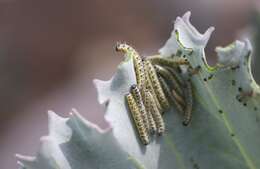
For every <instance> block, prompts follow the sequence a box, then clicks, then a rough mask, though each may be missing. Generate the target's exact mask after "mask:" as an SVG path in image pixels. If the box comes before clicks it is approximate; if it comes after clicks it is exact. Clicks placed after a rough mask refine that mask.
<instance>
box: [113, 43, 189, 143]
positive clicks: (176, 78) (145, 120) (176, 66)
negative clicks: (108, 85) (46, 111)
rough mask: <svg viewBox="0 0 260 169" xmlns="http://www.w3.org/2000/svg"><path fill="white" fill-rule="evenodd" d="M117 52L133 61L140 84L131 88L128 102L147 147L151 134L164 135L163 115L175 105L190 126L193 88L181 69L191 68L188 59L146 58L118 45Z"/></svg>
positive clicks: (130, 48) (125, 46) (123, 44)
mask: <svg viewBox="0 0 260 169" xmlns="http://www.w3.org/2000/svg"><path fill="white" fill-rule="evenodd" d="M116 51H121V52H123V53H125V54H126V55H128V57H130V58H132V59H133V63H134V70H135V74H136V81H137V84H133V85H131V86H130V90H129V93H127V94H126V101H127V103H128V108H129V110H130V113H131V116H132V118H133V119H134V123H135V126H136V129H137V132H138V134H139V138H140V140H141V142H142V143H143V144H144V145H148V144H149V142H150V137H151V136H152V135H155V134H156V133H157V134H158V135H162V134H163V133H164V132H165V123H164V120H163V114H164V112H165V111H167V110H168V109H169V108H170V107H171V106H172V105H173V106H174V107H175V108H176V110H178V111H179V112H180V113H181V114H182V115H183V116H184V119H183V122H182V124H183V125H184V126H188V125H189V124H190V122H191V117H192V102H193V101H192V86H191V82H190V81H189V80H186V79H185V78H183V76H182V72H181V69H180V65H189V62H188V60H187V59H184V58H180V57H178V58H177V59H176V58H174V59H172V58H163V57H161V56H159V55H158V56H151V57H147V58H145V59H143V58H142V57H141V56H140V55H139V54H138V53H137V51H136V50H135V49H134V48H133V47H131V46H129V45H127V44H125V43H118V44H117V45H116Z"/></svg>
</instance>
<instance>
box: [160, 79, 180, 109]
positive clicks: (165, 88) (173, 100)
mask: <svg viewBox="0 0 260 169" xmlns="http://www.w3.org/2000/svg"><path fill="white" fill-rule="evenodd" d="M158 78H159V81H160V83H161V85H162V88H163V91H164V93H165V94H166V96H167V98H168V99H169V100H170V103H172V104H174V105H175V107H176V109H177V110H178V111H179V112H180V113H184V109H183V106H182V105H181V104H180V103H179V102H178V101H177V99H176V98H175V96H174V95H173V94H172V92H171V89H170V88H169V86H168V84H167V82H166V81H165V80H164V79H163V78H162V77H161V76H159V77H158Z"/></svg>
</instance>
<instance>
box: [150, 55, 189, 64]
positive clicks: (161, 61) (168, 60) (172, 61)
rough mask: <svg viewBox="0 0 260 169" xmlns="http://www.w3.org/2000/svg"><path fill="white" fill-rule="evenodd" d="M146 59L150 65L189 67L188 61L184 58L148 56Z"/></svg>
mask: <svg viewBox="0 0 260 169" xmlns="http://www.w3.org/2000/svg"><path fill="white" fill-rule="evenodd" d="M147 59H148V60H149V61H150V62H151V63H152V64H158V65H161V66H169V67H178V66H180V65H189V61H188V60H187V59H185V58H177V57H174V58H165V57H162V56H160V55H155V56H150V57H147Z"/></svg>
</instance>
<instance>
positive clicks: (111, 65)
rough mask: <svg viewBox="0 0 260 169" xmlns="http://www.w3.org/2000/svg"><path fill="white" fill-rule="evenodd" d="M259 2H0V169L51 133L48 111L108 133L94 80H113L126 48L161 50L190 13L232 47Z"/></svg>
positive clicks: (212, 45) (214, 40)
mask: <svg viewBox="0 0 260 169" xmlns="http://www.w3.org/2000/svg"><path fill="white" fill-rule="evenodd" d="M257 1H258V0H255V1H253V0H252V1H249V0H247V1H245V0H218V1H211V0H196V1H194V0H164V1H159V0H144V1H138V0H128V1H122V0H110V1H105V0H96V1H94V0H93V1H89V0H74V1H71V0H0V138H1V139H0V166H1V167H0V168H4V169H5V168H17V164H16V160H15V158H14V154H15V153H22V154H28V155H33V154H34V152H35V151H36V150H37V149H38V148H39V144H40V142H39V138H40V136H42V135H46V134H47V131H48V130H47V114H46V112H47V110H49V109H50V110H54V111H55V112H57V113H58V114H59V115H62V116H67V115H68V112H69V111H70V110H71V108H72V107H74V108H76V109H78V111H79V112H80V113H81V114H82V115H83V116H84V117H86V118H87V119H88V120H90V121H93V122H96V123H97V124H99V125H100V126H101V127H102V128H104V127H106V125H107V124H106V122H105V121H104V119H103V113H104V109H103V108H102V106H99V105H98V103H97V101H96V91H95V88H94V86H93V84H92V79H93V78H99V79H103V80H108V79H109V78H110V77H111V76H112V74H113V73H114V72H115V70H116V66H117V65H118V63H120V61H122V59H123V57H122V55H121V54H118V53H116V52H115V51H114V49H113V46H114V44H115V43H116V42H117V41H127V42H128V43H130V44H133V45H134V47H135V48H136V49H137V50H138V51H139V52H140V53H141V54H143V55H149V54H154V53H156V52H157V50H158V49H159V48H160V47H162V45H163V44H164V42H165V41H166V40H167V38H168V37H169V35H170V32H171V30H172V28H173V24H172V23H173V21H174V19H175V18H176V16H180V15H183V14H184V12H186V11H187V10H190V11H191V12H192V23H193V24H194V25H195V26H196V27H197V28H198V30H199V31H200V32H204V31H205V30H206V28H208V27H209V26H215V27H216V31H215V32H214V33H213V36H212V38H211V40H210V42H209V46H208V48H207V55H208V58H209V59H208V60H209V63H211V64H213V63H214V62H215V60H216V58H215V53H214V48H215V46H216V45H227V44H228V43H230V42H231V41H233V40H234V39H235V38H236V36H237V31H239V30H241V29H244V28H245V27H246V25H248V23H249V16H250V13H251V11H252V9H254V8H255V7H256V6H257V5H256V4H257V3H259V2H257Z"/></svg>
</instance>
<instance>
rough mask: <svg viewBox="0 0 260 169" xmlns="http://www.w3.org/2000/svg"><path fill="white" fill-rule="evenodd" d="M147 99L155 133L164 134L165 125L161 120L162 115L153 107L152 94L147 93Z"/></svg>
mask: <svg viewBox="0 0 260 169" xmlns="http://www.w3.org/2000/svg"><path fill="white" fill-rule="evenodd" d="M147 98H148V99H149V100H150V102H151V114H152V117H153V119H154V121H155V124H156V128H157V133H158V135H162V134H163V133H164V132H165V123H164V120H163V118H162V115H161V113H160V112H159V110H158V108H157V107H156V105H155V101H154V97H153V96H152V94H151V93H150V92H149V91H147Z"/></svg>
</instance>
